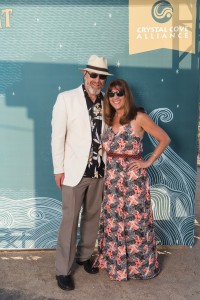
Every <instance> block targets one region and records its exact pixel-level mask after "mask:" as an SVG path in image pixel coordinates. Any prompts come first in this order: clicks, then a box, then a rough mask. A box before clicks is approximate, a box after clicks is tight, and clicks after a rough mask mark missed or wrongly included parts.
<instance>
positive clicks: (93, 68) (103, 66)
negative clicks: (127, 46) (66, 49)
mask: <svg viewBox="0 0 200 300" xmlns="http://www.w3.org/2000/svg"><path fill="white" fill-rule="evenodd" d="M80 70H81V71H88V72H93V73H97V74H102V75H112V74H110V73H108V66H107V59H106V58H105V57H99V56H97V55H91V56H90V58H89V60H88V64H87V66H86V68H85V69H80Z"/></svg>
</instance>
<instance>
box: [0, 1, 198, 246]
mask: <svg viewBox="0 0 200 300" xmlns="http://www.w3.org/2000/svg"><path fill="white" fill-rule="evenodd" d="M198 34H199V1H195V0H191V1H186V0H185V1H184V0H182V1H179V0H176V1H172V0H171V1H156V0H154V1H153V0H146V1H144V0H140V1H138V0H130V1H124V0H107V1H105V0H103V1H97V0H73V1H64V0H58V1H51V0H50V1H39V0H36V1H32V0H30V1H22V0H18V1H9V2H8V1H0V45H1V51H0V141H1V147H0V170H1V172H0V248H1V249H13V248H14V249H22V248H55V246H56V240H57V231H58V226H59V222H60V219H61V195H60V192H59V190H58V189H57V188H56V185H55V183H54V177H53V168H52V161H51V147H50V141H51V112H52V108H53V105H54V102H55V100H56V97H57V94H58V93H59V92H62V91H64V90H68V89H71V88H74V87H76V86H78V85H79V84H80V83H81V82H82V73H81V72H80V71H79V68H81V67H84V66H85V65H86V64H87V61H88V58H89V56H90V55H91V54H97V55H99V56H106V57H107V59H108V63H109V71H110V72H111V73H112V74H114V76H113V77H112V78H111V79H114V78H123V79H125V80H126V81H128V83H129V85H130V86H131V88H132V91H133V93H134V95H135V98H136V102H137V105H139V106H143V107H145V110H146V111H147V112H148V113H149V115H150V116H151V117H152V119H153V120H154V121H155V122H156V123H158V124H159V125H160V126H161V127H162V128H164V130H166V132H167V133H168V134H169V136H170V137H171V140H172V142H171V144H170V146H169V147H168V148H167V150H166V151H165V153H164V154H163V155H162V157H161V158H160V159H159V160H158V161H157V162H156V163H155V164H154V166H152V167H150V168H149V170H148V172H149V175H150V183H151V196H152V202H153V211H154V218H155V231H156V236H157V242H158V244H167V245H193V243H194V232H193V230H194V198H195V180H196V155H197V120H198V97H199V64H198V59H199V52H198V49H199V45H198V39H197V37H198ZM111 79H110V78H109V80H111ZM155 144H156V141H155V140H154V139H152V137H150V136H146V137H145V140H144V145H145V156H146V157H148V156H149V155H151V152H152V151H153V148H154V146H155Z"/></svg>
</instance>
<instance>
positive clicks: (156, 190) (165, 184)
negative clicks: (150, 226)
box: [146, 108, 197, 245]
mask: <svg viewBox="0 0 200 300" xmlns="http://www.w3.org/2000/svg"><path fill="white" fill-rule="evenodd" d="M150 117H151V118H152V119H153V120H154V122H155V123H156V124H158V122H159V121H162V122H170V121H171V120H172V119H173V113H172V112H171V110H169V109H168V108H159V109H155V110H154V111H152V112H151V113H150ZM149 139H150V140H151V143H152V144H153V145H154V146H156V145H157V141H156V140H155V139H154V138H152V137H151V136H149ZM150 155H151V153H150V154H148V155H147V156H146V158H148V157H149V156H150ZM148 173H149V179H150V186H151V198H152V204H153V211H154V219H155V232H156V237H157V241H158V244H162V245H176V244H180V245H193V243H194V201H195V190H196V175H197V173H196V171H195V170H193V169H192V168H191V167H190V166H189V165H188V164H187V163H186V162H185V161H184V160H183V159H182V158H181V157H180V156H178V155H177V154H176V153H175V152H174V151H173V150H172V149H171V147H170V146H168V147H167V149H166V150H165V152H164V153H163V154H162V156H161V157H160V158H159V159H158V160H157V161H156V162H155V163H154V165H152V166H151V167H150V168H149V172H148Z"/></svg>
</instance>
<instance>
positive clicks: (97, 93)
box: [87, 86, 101, 95]
mask: <svg viewBox="0 0 200 300" xmlns="http://www.w3.org/2000/svg"><path fill="white" fill-rule="evenodd" d="M87 88H88V91H89V92H90V94H92V95H99V93H100V92H101V89H100V88H99V89H98V90H94V89H93V88H92V87H91V86H88V87H87Z"/></svg>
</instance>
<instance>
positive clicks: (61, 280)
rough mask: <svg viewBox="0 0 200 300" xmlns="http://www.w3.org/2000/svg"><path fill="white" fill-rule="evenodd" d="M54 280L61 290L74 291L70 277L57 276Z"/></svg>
mask: <svg viewBox="0 0 200 300" xmlns="http://www.w3.org/2000/svg"><path fill="white" fill-rule="evenodd" d="M56 279H57V283H58V286H59V287H60V288H61V289H62V290H67V291H71V290H74V282H73V279H72V277H71V275H67V276H64V275H57V276H56Z"/></svg>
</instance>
